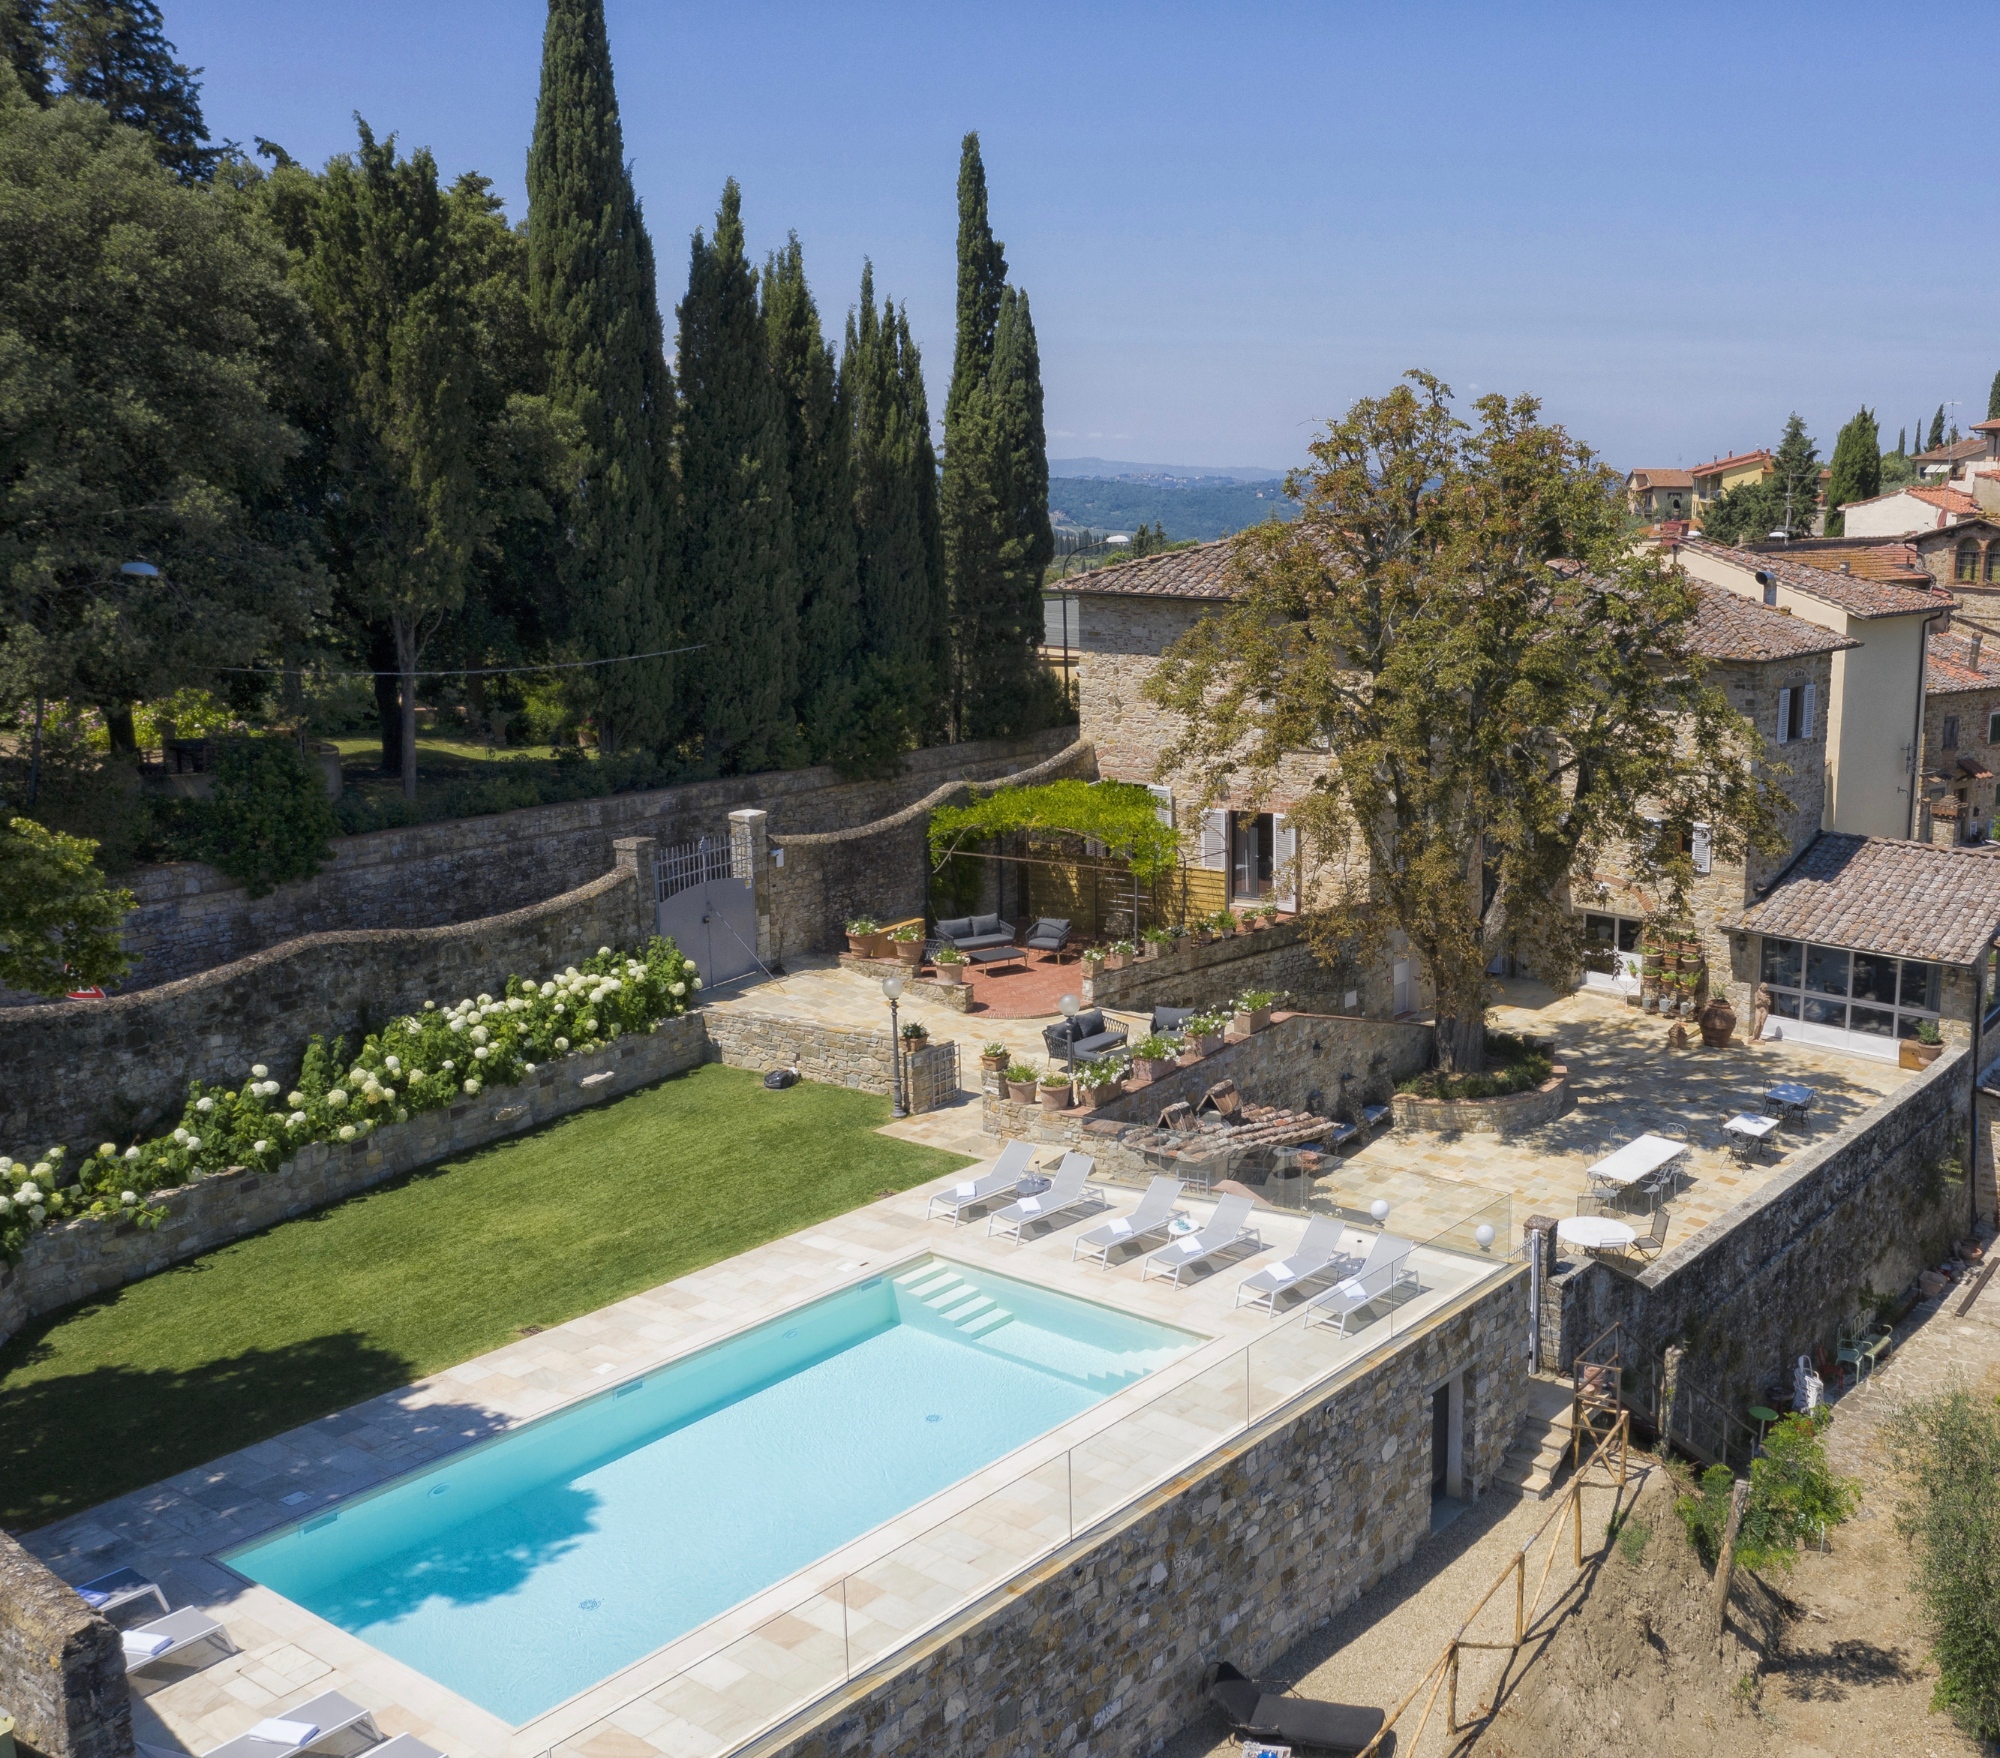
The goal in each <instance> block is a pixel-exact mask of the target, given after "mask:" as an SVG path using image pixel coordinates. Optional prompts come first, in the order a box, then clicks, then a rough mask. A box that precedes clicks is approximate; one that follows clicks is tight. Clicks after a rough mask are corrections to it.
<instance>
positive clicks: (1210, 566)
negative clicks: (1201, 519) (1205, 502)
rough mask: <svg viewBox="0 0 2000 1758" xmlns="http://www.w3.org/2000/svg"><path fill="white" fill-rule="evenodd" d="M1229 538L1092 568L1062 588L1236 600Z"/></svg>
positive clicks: (1094, 593) (1119, 594) (1137, 595)
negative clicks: (1231, 575)
mask: <svg viewBox="0 0 2000 1758" xmlns="http://www.w3.org/2000/svg"><path fill="white" fill-rule="evenodd" d="M1230 549H1231V544H1230V540H1229V539H1228V538H1226V537H1224V538H1220V539H1218V540H1217V541H1216V542H1214V543H1200V544H1196V545H1195V547H1194V548H1193V549H1170V550H1166V551H1164V552H1163V553H1161V554H1159V555H1149V556H1141V557H1140V558H1139V559H1138V560H1137V561H1130V562H1118V563H1116V564H1114V565H1113V566H1111V567H1106V568H1093V569H1092V570H1091V571H1090V572H1089V573H1087V574H1084V575H1081V576H1079V577H1078V578H1076V579H1074V580H1069V581H1066V582H1065V583H1064V585H1063V588H1062V589H1063V590H1064V591H1065V592H1076V593H1085V594H1089V595H1091V596H1093V597H1094V596H1097V595H1100V594H1102V595H1104V596H1107V597H1119V598H1123V597H1127V596H1130V597H1133V598H1234V597H1235V596H1236V593H1235V589H1234V587H1233V586H1232V585H1231V584H1230V580H1229V556H1230Z"/></svg>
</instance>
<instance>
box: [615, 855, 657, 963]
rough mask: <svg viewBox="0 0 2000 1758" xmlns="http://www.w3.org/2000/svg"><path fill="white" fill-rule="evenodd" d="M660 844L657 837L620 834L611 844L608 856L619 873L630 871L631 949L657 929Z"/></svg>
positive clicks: (646, 939) (640, 944)
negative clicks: (631, 892)
mask: <svg viewBox="0 0 2000 1758" xmlns="http://www.w3.org/2000/svg"><path fill="white" fill-rule="evenodd" d="M659 852H660V844H659V839H658V838H657V837H652V836H621V837H619V838H618V839H617V840H616V841H614V842H613V843H612V845H611V858H612V863H613V865H614V866H616V867H617V868H618V870H619V871H620V872H624V873H630V874H631V875H632V882H633V885H634V887H635V894H634V896H633V899H632V927H633V931H634V934H635V936H636V937H635V939H634V941H633V950H634V951H635V952H636V951H637V950H638V949H639V948H640V947H642V946H644V945H645V944H646V942H647V941H648V940H650V939H652V937H653V936H654V935H655V934H657V933H658V932H659V930H660V880H659Z"/></svg>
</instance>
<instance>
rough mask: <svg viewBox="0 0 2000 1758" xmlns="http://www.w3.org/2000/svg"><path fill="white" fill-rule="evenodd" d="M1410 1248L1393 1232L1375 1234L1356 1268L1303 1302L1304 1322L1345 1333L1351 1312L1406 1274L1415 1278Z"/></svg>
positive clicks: (1380, 1293)
mask: <svg viewBox="0 0 2000 1758" xmlns="http://www.w3.org/2000/svg"><path fill="white" fill-rule="evenodd" d="M1410 1251H1411V1246H1410V1242H1409V1241H1408V1240H1407V1239H1398V1238H1397V1237H1396V1236H1395V1234H1393V1233H1378V1234H1376V1236H1375V1243H1374V1244H1373V1245H1371V1246H1370V1247H1369V1248H1368V1256H1367V1258H1366V1260H1365V1261H1364V1262H1363V1263H1362V1265H1361V1268H1360V1269H1359V1270H1357V1271H1356V1272H1355V1273H1354V1274H1353V1275H1351V1276H1349V1277H1348V1278H1347V1279H1346V1280H1345V1281H1341V1282H1336V1283H1334V1285H1333V1286H1332V1287H1331V1288H1329V1289H1328V1290H1327V1291H1326V1292H1325V1293H1324V1294H1315V1295H1314V1296H1313V1297H1312V1299H1310V1300H1309V1301H1307V1302H1306V1323H1307V1325H1308V1326H1311V1325H1315V1324H1328V1325H1338V1326H1339V1327H1340V1334H1341V1335H1342V1336H1343V1337H1344V1336H1346V1335H1347V1320H1348V1317H1349V1315H1350V1314H1352V1313H1357V1312H1359V1311H1360V1310H1361V1309H1362V1308H1363V1307H1364V1306H1372V1305H1373V1304H1374V1303H1375V1302H1376V1301H1378V1300H1380V1299H1381V1298H1382V1297H1383V1296H1384V1295H1385V1294H1387V1293H1389V1292H1390V1291H1391V1290H1392V1289H1393V1288H1394V1287H1395V1286H1396V1284H1397V1283H1398V1282H1400V1281H1402V1279H1403V1278H1404V1277H1405V1276H1408V1277H1410V1279H1411V1280H1413V1281H1414V1280H1415V1279H1416V1272H1415V1271H1414V1270H1412V1269H1410V1267H1409V1263H1410Z"/></svg>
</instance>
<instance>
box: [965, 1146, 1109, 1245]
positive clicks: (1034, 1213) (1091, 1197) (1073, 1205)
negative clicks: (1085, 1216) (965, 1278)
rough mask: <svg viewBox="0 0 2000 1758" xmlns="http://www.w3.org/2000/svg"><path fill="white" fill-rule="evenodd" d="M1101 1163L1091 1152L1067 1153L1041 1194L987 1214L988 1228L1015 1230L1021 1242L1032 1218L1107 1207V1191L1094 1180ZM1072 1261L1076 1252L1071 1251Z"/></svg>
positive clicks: (1046, 1217)
mask: <svg viewBox="0 0 2000 1758" xmlns="http://www.w3.org/2000/svg"><path fill="white" fill-rule="evenodd" d="M1096 1165H1097V1162H1096V1161H1095V1160H1093V1159H1092V1158H1091V1157H1090V1156H1089V1155H1088V1154H1078V1153H1067V1154H1065V1155H1063V1160H1062V1164H1061V1165H1060V1166H1058V1167H1057V1168H1056V1174H1055V1177H1054V1178H1053V1179H1052V1180H1050V1183H1049V1187H1048V1189H1047V1190H1045V1191H1043V1192H1042V1194H1041V1195H1040V1196H1024V1197H1022V1198H1021V1200H1020V1201H1019V1202H1014V1203H1009V1204H1008V1205H1007V1206H1006V1207H1005V1208H1004V1209H1000V1210H997V1211H996V1212H995V1213H993V1214H991V1215H988V1216H987V1217H986V1231H987V1232H988V1233H989V1234H991V1233H993V1232H994V1231H995V1230H996V1229H997V1230H999V1231H1000V1232H1003V1233H1012V1234H1013V1235H1014V1243H1015V1244H1016V1245H1019V1244H1020V1243H1021V1239H1022V1231H1023V1229H1024V1228H1026V1226H1027V1225H1028V1223H1029V1222H1030V1221H1046V1220H1048V1219H1050V1218H1051V1217H1052V1216H1055V1215H1062V1214H1069V1213H1072V1212H1078V1211H1087V1210H1091V1209H1101V1208H1103V1207H1104V1193H1103V1192H1102V1191H1101V1190H1099V1189H1098V1188H1097V1186H1096V1185H1094V1184H1092V1183H1091V1182H1090V1174H1091V1172H1092V1171H1093V1170H1094V1169H1095V1167H1096ZM1070 1257H1071V1261H1072V1262H1073V1261H1074V1260H1075V1257H1076V1254H1075V1253H1074V1252H1072V1253H1071V1254H1070Z"/></svg>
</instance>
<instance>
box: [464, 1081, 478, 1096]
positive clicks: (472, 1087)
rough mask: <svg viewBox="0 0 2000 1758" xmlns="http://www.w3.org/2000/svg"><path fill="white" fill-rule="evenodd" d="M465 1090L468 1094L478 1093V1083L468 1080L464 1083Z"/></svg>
mask: <svg viewBox="0 0 2000 1758" xmlns="http://www.w3.org/2000/svg"><path fill="white" fill-rule="evenodd" d="M465 1090H466V1091H467V1092H468V1093H476V1092H478V1091H479V1083H478V1082H477V1081H476V1080H468V1081H467V1082H466V1083H465Z"/></svg>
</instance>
